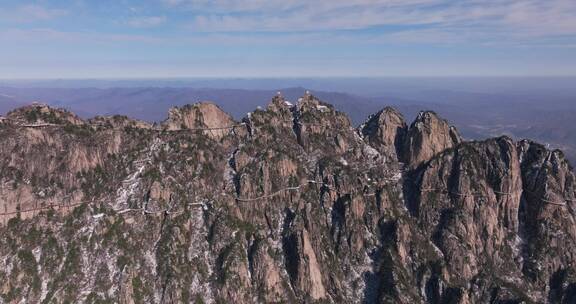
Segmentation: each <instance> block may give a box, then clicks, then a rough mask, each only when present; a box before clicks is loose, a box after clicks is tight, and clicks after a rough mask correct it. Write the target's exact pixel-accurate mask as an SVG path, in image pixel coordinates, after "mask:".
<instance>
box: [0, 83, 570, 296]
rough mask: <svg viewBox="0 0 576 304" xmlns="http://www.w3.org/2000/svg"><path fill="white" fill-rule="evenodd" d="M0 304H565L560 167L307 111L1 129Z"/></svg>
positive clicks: (522, 146) (23, 116) (15, 119)
mask: <svg viewBox="0 0 576 304" xmlns="http://www.w3.org/2000/svg"><path fill="white" fill-rule="evenodd" d="M0 156H1V157H0V235H2V237H1V238H0V303H74V302H84V303H182V302H185V303H255V302H256V303H574V302H575V301H576V273H575V264H574V263H575V259H576V244H575V243H576V225H575V218H574V217H575V208H576V206H575V204H576V193H575V182H576V181H575V179H574V174H573V172H572V169H571V167H570V165H569V164H568V162H567V161H566V160H565V159H564V156H563V154H562V152H560V151H549V150H547V149H546V148H545V147H543V146H542V145H539V144H537V143H533V142H530V141H521V142H518V143H516V142H514V141H512V140H511V139H509V138H506V137H501V138H494V139H488V140H485V141H481V142H468V141H464V140H462V138H461V137H460V136H459V135H458V132H457V131H456V130H455V129H454V128H453V127H450V126H449V124H448V123H447V122H446V121H444V120H443V119H441V118H439V117H438V116H437V115H436V114H435V113H432V112H422V113H421V114H420V115H418V117H417V118H416V120H415V121H414V122H413V123H412V124H410V125H408V124H407V123H406V122H405V121H404V118H403V117H402V115H401V114H400V113H398V112H397V111H395V110H394V109H391V108H385V109H383V110H382V111H380V112H378V113H376V114H374V115H372V116H371V117H369V118H368V119H367V120H366V122H365V123H364V124H362V125H361V126H360V127H358V128H354V127H353V126H352V125H351V123H350V120H349V119H348V118H347V116H346V115H344V114H343V113H340V112H338V111H336V110H335V109H334V107H332V106H331V105H330V104H327V103H324V102H322V101H320V100H318V99H317V98H315V97H314V96H313V95H311V94H306V95H305V96H303V97H302V98H300V99H299V100H298V101H297V102H293V103H291V102H288V101H286V100H284V98H283V97H282V96H280V95H278V96H275V97H274V98H273V99H272V101H271V102H270V104H269V105H268V107H266V109H257V110H255V111H254V112H251V113H249V114H248V115H247V116H246V117H245V118H244V119H243V120H242V121H241V122H237V121H234V120H233V119H232V118H231V117H230V116H229V115H228V114H226V113H224V112H223V111H221V110H220V109H219V108H218V107H217V106H216V105H214V104H210V103H200V104H195V105H190V106H185V107H182V108H174V109H171V110H170V113H169V115H168V119H167V120H166V121H165V122H163V123H162V124H159V125H150V124H147V123H145V122H141V121H136V120H131V119H129V118H127V117H122V116H115V117H96V118H94V119H91V120H88V121H83V120H81V119H79V118H78V117H76V116H75V115H74V114H72V113H69V112H67V111H64V110H59V109H52V108H48V107H46V106H44V105H39V104H35V105H32V106H28V107H25V108H20V109H17V110H15V111H13V112H11V113H9V114H8V115H7V117H5V118H2V119H0Z"/></svg>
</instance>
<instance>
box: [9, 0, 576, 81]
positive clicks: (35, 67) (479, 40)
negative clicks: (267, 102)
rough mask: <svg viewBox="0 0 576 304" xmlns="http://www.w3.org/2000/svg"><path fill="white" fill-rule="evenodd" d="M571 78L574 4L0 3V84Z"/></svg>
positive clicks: (386, 0) (372, 0)
mask: <svg viewBox="0 0 576 304" xmlns="http://www.w3.org/2000/svg"><path fill="white" fill-rule="evenodd" d="M459 75H466V76H507V75H514V76H546V75H576V1H574V0H325V1H324V0H317V1H311V0H283V1H279V0H243V1H240V0H147V1H144V0H139V1H135V0H92V1H88V0H38V1H25V0H24V1H22V0H20V1H15V0H0V78H4V79H12V78H134V77H138V78H140V77H144V78H161V77H314V76H347V77H350V76H352V77H354V76H459Z"/></svg>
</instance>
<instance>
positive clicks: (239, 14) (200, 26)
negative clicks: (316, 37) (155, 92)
mask: <svg viewBox="0 0 576 304" xmlns="http://www.w3.org/2000/svg"><path fill="white" fill-rule="evenodd" d="M161 1H163V2H164V3H165V4H166V5H167V6H169V7H176V8H178V9H189V10H190V11H191V12H194V17H193V20H192V21H191V24H190V25H189V28H191V29H192V30H193V31H198V32H294V31H330V30H366V29H374V28H384V29H387V28H390V29H392V30H395V31H400V30H402V28H401V27H414V26H426V27H427V28H426V29H425V30H426V31H428V30H429V29H430V28H434V29H435V30H436V31H437V32H444V33H445V35H463V37H462V38H466V37H468V36H470V35H473V36H480V35H483V34H485V35H493V34H494V33H495V31H496V32H500V33H503V34H506V35H508V36H509V37H517V38H522V37H539V36H553V35H576V18H574V16H576V1H574V0H546V1H542V0H493V1H485V0H467V1H452V0H404V1H402V0H348V1H345V0H332V1H307V0H284V1H281V0H161ZM398 27H400V29H398ZM461 29H465V30H461ZM408 30H410V32H411V33H414V29H408ZM423 33H425V32H423Z"/></svg>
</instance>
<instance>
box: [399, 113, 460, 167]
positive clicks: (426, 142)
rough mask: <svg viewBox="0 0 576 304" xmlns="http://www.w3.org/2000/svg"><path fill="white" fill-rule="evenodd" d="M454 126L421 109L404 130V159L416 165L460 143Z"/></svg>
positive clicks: (409, 163)
mask: <svg viewBox="0 0 576 304" xmlns="http://www.w3.org/2000/svg"><path fill="white" fill-rule="evenodd" d="M461 141H462V138H461V137H460V135H459V134H458V132H457V130H456V128H454V127H451V126H450V125H449V124H448V122H447V121H446V120H444V119H442V118H440V117H439V116H438V115H437V114H436V113H434V112H432V111H422V112H420V113H419V114H418V116H417V117H416V119H415V120H414V122H413V123H412V124H411V125H410V127H409V128H408V130H407V132H406V140H405V144H404V153H405V161H406V163H407V164H408V165H409V166H410V167H416V166H418V165H420V164H421V163H423V162H425V161H427V160H429V159H431V158H432V157H434V156H435V155H437V154H438V153H440V152H442V151H444V150H447V149H450V148H452V147H454V146H455V145H457V144H458V143H460V142H461Z"/></svg>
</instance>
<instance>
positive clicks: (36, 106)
mask: <svg viewBox="0 0 576 304" xmlns="http://www.w3.org/2000/svg"><path fill="white" fill-rule="evenodd" d="M6 119H7V120H10V121H12V122H14V123H17V124H26V125H50V124H55V125H63V124H71V125H83V124H84V121H83V120H82V119H80V118H79V117H78V116H77V115H76V114H74V113H71V112H69V111H68V110H65V109H60V108H52V107H50V106H48V105H46V104H42V103H33V104H31V105H28V106H24V107H21V108H18V109H15V110H13V111H10V112H9V113H8V114H7V116H6Z"/></svg>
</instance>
